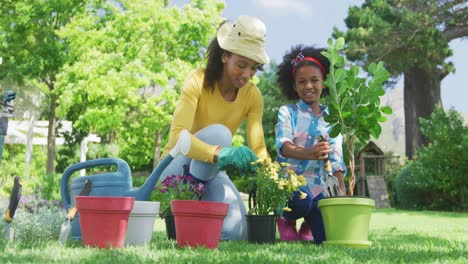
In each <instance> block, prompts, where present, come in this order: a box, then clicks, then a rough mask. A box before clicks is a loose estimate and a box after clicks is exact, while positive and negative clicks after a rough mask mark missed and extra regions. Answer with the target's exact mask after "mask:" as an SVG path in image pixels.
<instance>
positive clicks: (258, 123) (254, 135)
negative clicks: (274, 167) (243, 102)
mask: <svg viewBox="0 0 468 264" xmlns="http://www.w3.org/2000/svg"><path fill="white" fill-rule="evenodd" d="M253 91H254V93H253V95H252V101H251V106H250V108H249V111H248V112H247V144H248V145H249V147H250V148H251V149H252V151H253V152H255V154H256V155H257V156H258V157H259V158H266V157H268V156H269V155H268V151H267V148H266V145H265V135H264V133H263V125H262V118H263V97H262V94H261V92H260V90H259V89H258V88H257V87H254V90H253Z"/></svg>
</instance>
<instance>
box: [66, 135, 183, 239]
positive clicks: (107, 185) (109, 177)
mask: <svg viewBox="0 0 468 264" xmlns="http://www.w3.org/2000/svg"><path fill="white" fill-rule="evenodd" d="M190 143H191V142H190V134H189V133H188V131H187V130H183V131H181V132H180V135H179V140H178V141H177V144H176V146H175V147H174V148H173V149H172V150H171V151H170V152H169V155H167V156H166V157H165V158H164V159H163V160H162V161H161V162H159V164H158V166H156V168H155V169H154V170H153V172H152V173H151V175H150V176H149V177H148V179H147V180H146V182H145V183H144V184H143V185H142V186H141V187H139V188H133V186H132V175H131V171H130V167H129V166H128V164H127V163H126V162H125V161H124V160H122V159H118V158H103V159H95V160H88V161H85V162H80V163H77V164H74V165H71V166H70V167H68V168H67V169H66V170H65V171H64V173H63V176H62V180H61V182H60V193H61V196H62V201H63V203H64V205H65V209H66V210H67V211H68V210H69V209H70V208H71V207H74V206H75V196H77V195H78V193H79V192H80V190H81V189H82V188H83V185H84V184H85V182H86V180H87V179H90V180H91V181H92V182H93V188H92V190H91V192H90V193H89V196H131V197H135V200H136V201H147V200H148V199H149V197H150V195H151V192H152V191H153V188H154V186H155V185H156V183H157V181H158V180H159V177H160V176H161V173H162V172H163V171H164V169H165V168H166V167H167V165H169V163H170V162H171V161H172V160H173V159H174V158H175V157H176V156H177V155H178V154H180V153H182V154H187V153H188V150H189V149H190ZM104 166H106V167H108V166H116V167H117V169H116V171H113V172H104V173H99V174H94V175H86V176H80V177H76V178H73V179H72V180H71V183H70V184H69V181H70V177H71V176H72V174H73V173H74V172H77V171H79V170H82V169H89V168H94V167H104ZM69 186H70V187H69ZM71 224H72V228H71V234H72V238H73V239H81V230H80V221H79V214H76V216H75V220H74V221H73V222H72V223H71Z"/></svg>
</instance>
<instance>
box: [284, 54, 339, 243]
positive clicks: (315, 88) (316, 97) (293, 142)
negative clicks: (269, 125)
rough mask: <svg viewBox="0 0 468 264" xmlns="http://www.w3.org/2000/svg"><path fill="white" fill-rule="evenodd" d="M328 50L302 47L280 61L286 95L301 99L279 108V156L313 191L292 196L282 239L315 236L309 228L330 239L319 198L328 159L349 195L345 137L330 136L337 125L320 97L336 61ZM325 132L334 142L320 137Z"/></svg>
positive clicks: (305, 188)
mask: <svg viewBox="0 0 468 264" xmlns="http://www.w3.org/2000/svg"><path fill="white" fill-rule="evenodd" d="M323 51H325V50H324V49H315V48H313V47H304V46H296V47H293V48H292V49H291V51H289V52H287V53H286V54H285V55H284V57H283V61H282V63H281V64H280V65H279V66H278V84H279V86H280V89H281V91H282V93H283V95H284V96H285V97H286V99H288V100H297V102H296V103H295V104H288V105H284V106H282V107H281V108H280V110H279V113H278V123H277V124H276V147H277V151H278V161H279V162H286V163H288V164H291V168H292V169H293V170H294V171H295V172H296V173H297V174H302V175H303V176H304V177H305V178H306V180H307V186H303V187H301V188H300V190H301V191H302V192H303V193H306V194H307V196H306V198H305V199H301V195H300V192H295V193H294V196H293V198H292V199H290V200H289V201H288V207H289V208H290V209H291V211H290V212H286V211H285V212H283V214H282V217H280V218H279V219H278V222H277V223H278V230H279V233H280V238H281V239H282V240H297V239H300V240H310V239H312V236H311V234H310V231H309V228H310V230H312V234H313V239H314V242H315V243H317V244H319V243H322V241H324V240H325V231H324V227H323V221H322V215H321V213H320V209H319V208H318V206H317V204H318V201H319V200H320V199H323V198H324V197H325V188H324V184H325V182H324V179H325V177H326V176H327V174H326V172H325V171H324V162H323V160H325V159H328V158H329V159H330V161H331V164H332V171H333V173H334V175H335V176H336V177H337V178H338V182H339V186H340V191H341V195H344V194H345V185H344V175H345V173H346V166H345V164H344V162H343V150H342V146H341V145H342V137H341V135H339V136H338V137H336V138H330V137H329V136H328V133H329V131H330V130H331V127H329V126H328V123H327V122H326V121H325V120H324V117H325V116H326V115H327V113H328V109H327V107H326V106H324V105H322V104H321V103H320V97H322V96H324V95H327V94H328V89H327V88H326V87H325V86H324V84H323V82H324V81H325V80H326V78H327V75H328V72H329V68H330V62H329V61H328V59H327V58H326V57H324V56H323V55H322V54H321V52H323ZM319 136H321V137H323V138H325V139H328V140H329V142H318V137H319ZM302 217H303V218H304V220H305V222H303V223H302V225H301V228H300V230H299V233H298V232H297V231H296V220H297V219H299V218H302Z"/></svg>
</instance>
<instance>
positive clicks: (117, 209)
mask: <svg viewBox="0 0 468 264" xmlns="http://www.w3.org/2000/svg"><path fill="white" fill-rule="evenodd" d="M75 201H76V208H77V209H78V213H79V214H80V227H81V235H82V242H83V245H84V246H92V247H100V248H107V247H112V248H120V247H122V246H123V245H124V242H125V236H126V234H127V224H128V217H129V215H130V211H131V210H132V208H133V203H134V201H135V198H134V197H110V196H75Z"/></svg>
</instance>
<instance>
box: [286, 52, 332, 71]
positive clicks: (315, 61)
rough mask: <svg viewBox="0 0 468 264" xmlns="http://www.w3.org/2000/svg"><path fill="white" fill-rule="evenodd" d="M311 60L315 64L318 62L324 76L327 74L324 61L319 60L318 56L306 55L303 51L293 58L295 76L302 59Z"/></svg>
mask: <svg viewBox="0 0 468 264" xmlns="http://www.w3.org/2000/svg"><path fill="white" fill-rule="evenodd" d="M305 60H306V61H311V62H313V63H315V64H317V65H318V66H319V68H320V71H321V72H322V74H323V76H325V75H326V74H325V68H324V67H323V65H322V63H320V61H319V60H317V59H316V58H314V57H305V56H304V54H302V52H299V54H297V56H296V58H294V59H292V60H291V65H292V67H293V68H292V74H293V76H294V72H295V71H296V66H297V65H298V64H299V63H300V62H301V61H305Z"/></svg>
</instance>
